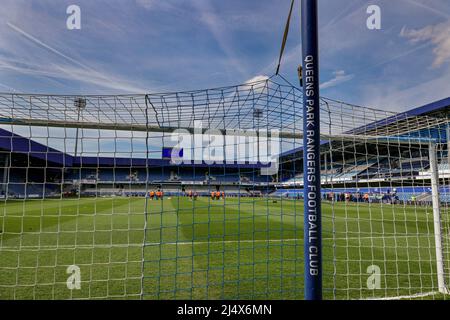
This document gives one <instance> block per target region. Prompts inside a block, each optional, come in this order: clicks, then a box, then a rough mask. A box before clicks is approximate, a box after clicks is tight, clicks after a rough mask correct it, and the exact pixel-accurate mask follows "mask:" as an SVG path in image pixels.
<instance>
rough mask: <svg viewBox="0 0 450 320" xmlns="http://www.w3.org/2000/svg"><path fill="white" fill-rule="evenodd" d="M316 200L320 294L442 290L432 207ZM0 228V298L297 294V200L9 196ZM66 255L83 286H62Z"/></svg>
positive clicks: (427, 294) (417, 294)
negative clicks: (318, 204) (320, 243)
mask: <svg viewBox="0 0 450 320" xmlns="http://www.w3.org/2000/svg"><path fill="white" fill-rule="evenodd" d="M146 203H147V210H145V205H146ZM322 207H323V209H322V211H323V213H322V216H323V250H324V251H323V264H324V268H323V285H324V290H323V292H324V298H326V299H368V298H381V297H388V298H389V297H392V298H401V297H404V298H426V299H443V298H445V297H444V296H443V295H439V294H435V292H436V291H437V276H436V258H435V247H434V233H433V215H432V208H431V207H426V206H423V207H422V206H417V207H416V206H404V205H388V204H366V203H335V204H331V203H328V202H324V203H323V204H322ZM442 225H443V226H445V228H448V225H449V219H448V214H447V211H446V208H443V209H442ZM0 230H1V233H0V299H114V298H117V299H139V298H140V297H141V296H142V297H143V298H144V299H302V298H303V288H304V285H303V202H302V201H300V200H288V199H278V200H277V201H275V200H273V199H270V198H258V199H255V198H226V199H225V200H214V201H213V200H211V199H209V198H207V197H200V198H199V199H198V200H197V201H191V200H189V199H187V198H184V197H173V198H166V199H164V200H163V201H156V200H155V201H150V200H145V199H143V198H120V197H117V198H81V199H59V200H57V199H55V200H53V199H47V200H27V201H23V200H10V201H3V202H2V203H1V204H0ZM443 234H444V235H445V236H444V241H443V243H444V245H445V248H444V252H445V255H444V256H445V258H446V268H448V262H449V261H448V252H449V239H448V235H449V230H443ZM143 244H144V245H143ZM71 265H76V266H78V267H79V270H80V277H81V285H80V289H75V290H69V289H68V285H67V279H68V278H69V276H70V274H68V273H67V268H68V266H71ZM377 268H379V269H378V270H379V273H380V274H379V277H378V278H376V279H378V280H373V279H374V278H373V277H371V275H373V270H377ZM445 273H446V276H447V278H448V274H449V270H448V269H446V272H445ZM142 275H143V277H142ZM368 280H369V284H368ZM374 286H375V287H374Z"/></svg>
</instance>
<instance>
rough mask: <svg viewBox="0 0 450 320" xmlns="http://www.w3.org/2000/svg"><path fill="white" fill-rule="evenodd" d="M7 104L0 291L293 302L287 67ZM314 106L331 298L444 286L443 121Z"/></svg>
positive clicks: (296, 172)
mask: <svg viewBox="0 0 450 320" xmlns="http://www.w3.org/2000/svg"><path fill="white" fill-rule="evenodd" d="M0 105H1V108H0V163H1V164H2V165H1V171H0V176H1V178H2V182H1V184H0V185H1V188H0V198H1V203H0V255H1V259H0V299H111V298H131V299H302V298H303V296H304V290H305V285H304V275H305V272H304V267H305V264H304V261H305V260H304V247H305V241H304V240H305V238H304V209H303V208H304V206H303V205H304V188H303V185H304V179H305V172H304V170H303V163H304V157H305V147H304V145H303V139H304V136H305V135H307V134H308V133H307V132H304V131H303V120H304V119H303V105H302V92H301V90H300V89H298V88H297V87H295V86H293V85H291V84H289V83H288V82H287V81H285V80H284V78H281V77H279V78H268V79H261V80H259V81H255V82H251V83H245V84H243V85H239V86H230V87H223V88H218V89H209V90H195V91H186V92H178V93H163V94H148V95H123V96H49V95H25V94H1V95H0ZM320 113H321V141H320V160H321V167H320V168H318V170H320V174H321V191H320V195H321V199H315V200H316V201H321V203H322V210H321V213H320V214H321V221H310V227H311V228H314V226H315V224H318V223H321V225H322V232H321V233H318V234H311V235H310V236H317V237H320V239H321V241H322V248H321V249H322V250H321V254H322V258H323V263H322V266H321V267H320V266H318V267H317V268H319V269H320V270H318V272H320V274H321V275H322V283H323V296H324V298H326V299H371V298H386V299H400V298H410V299H413V298H434V299H445V298H447V295H446V294H445V293H446V292H447V290H448V289H447V288H448V283H449V281H450V278H449V265H450V261H449V257H450V256H449V250H450V247H449V244H450V243H449V236H450V229H449V215H448V204H449V203H450V195H449V191H450V190H449V187H448V181H449V180H450V165H449V154H448V150H449V149H448V139H447V137H448V134H447V131H448V123H447V119H445V118H438V117H427V116H418V115H414V114H409V113H400V114H398V113H392V112H386V111H382V110H376V109H371V108H365V107H359V106H353V105H350V104H346V103H342V102H339V101H334V100H331V99H322V100H321V107H320ZM308 254H311V255H314V254H315V252H309V253H308ZM313 267H314V266H313Z"/></svg>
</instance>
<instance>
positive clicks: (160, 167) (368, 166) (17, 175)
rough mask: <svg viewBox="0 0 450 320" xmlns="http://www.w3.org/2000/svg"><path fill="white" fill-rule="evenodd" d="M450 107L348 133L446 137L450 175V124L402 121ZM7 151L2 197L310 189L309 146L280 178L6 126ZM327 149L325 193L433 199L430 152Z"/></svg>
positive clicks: (442, 164)
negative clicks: (88, 151) (121, 152)
mask: <svg viewBox="0 0 450 320" xmlns="http://www.w3.org/2000/svg"><path fill="white" fill-rule="evenodd" d="M449 113H450V98H447V99H443V100H439V101H436V102H433V103H430V104H427V105H425V106H422V107H419V108H415V109H412V110H409V111H406V112H404V113H402V114H400V115H397V116H395V117H392V118H390V117H388V118H385V119H381V120H379V121H376V122H373V123H370V124H368V125H365V126H364V127H358V128H355V129H352V130H350V131H348V132H347V133H350V134H352V135H353V136H354V137H357V136H358V133H359V132H364V134H365V135H367V134H368V133H369V134H370V131H371V130H372V129H373V130H376V131H377V135H380V132H383V131H385V132H386V133H390V132H396V133H400V134H397V137H398V139H401V137H402V134H401V132H402V128H403V127H404V128H406V129H405V130H406V132H403V135H407V136H408V138H409V139H411V137H415V136H417V137H420V138H424V137H425V138H429V139H433V138H439V143H441V144H443V145H444V147H443V148H441V152H440V153H439V154H438V159H439V160H438V161H439V176H440V177H441V178H446V177H450V166H449V157H448V153H447V147H446V144H447V141H448V137H447V134H448V127H447V124H446V123H445V122H442V123H443V124H442V125H437V126H435V127H429V126H428V125H427V124H425V126H424V129H421V128H417V130H411V128H410V126H407V125H405V123H403V122H404V121H408V119H410V118H411V117H422V116H427V117H425V119H428V118H437V119H440V118H442V119H448V118H450V114H449ZM402 119H405V120H404V121H403V120H402ZM0 150H1V151H0V162H1V163H2V172H1V173H0V174H1V179H2V184H1V185H2V187H1V197H2V198H21V199H23V198H34V199H39V198H51V197H61V196H76V195H80V196H111V195H116V196H143V195H145V194H146V192H148V191H149V190H156V189H162V190H164V191H165V193H166V194H167V195H170V194H180V193H185V192H188V191H192V190H195V191H197V192H199V194H209V192H210V191H211V190H214V191H224V192H226V193H227V194H228V195H230V196H232V195H242V196H257V195H258V196H259V195H264V194H271V195H274V196H283V197H301V196H302V193H303V190H302V185H303V160H302V159H303V155H302V153H303V149H302V147H300V148H297V149H293V150H290V151H288V152H284V153H282V154H281V156H280V159H279V163H280V166H279V171H278V174H276V175H274V176H265V175H261V173H260V171H261V168H262V167H263V165H262V164H260V163H255V162H246V163H239V164H237V163H236V164H213V165H208V164H206V163H201V164H198V163H196V164H186V163H184V164H180V165H174V164H173V163H172V162H171V160H170V159H166V158H161V159H144V158H120V157H102V156H101V153H99V154H98V155H99V156H95V157H93V156H76V155H73V154H69V153H65V152H62V151H60V150H57V149H54V148H51V147H49V146H47V145H45V144H42V143H39V142H36V141H34V140H33V139H30V138H26V137H23V136H21V135H19V134H16V133H12V132H11V131H8V130H6V129H0ZM321 155H322V156H321V164H322V168H321V176H322V193H323V195H324V197H326V194H327V193H329V191H330V190H334V192H336V190H339V189H340V190H342V193H344V192H351V193H358V194H359V196H361V197H362V194H365V193H370V194H371V195H372V194H377V196H380V194H386V193H392V191H393V190H395V194H396V199H398V200H400V201H409V200H411V199H417V198H419V199H423V200H424V201H425V200H429V197H430V196H429V193H430V182H429V180H430V174H429V156H428V154H427V152H426V151H424V149H423V148H417V149H415V148H414V147H412V146H411V145H409V144H404V145H402V144H398V143H395V142H392V141H388V142H387V143H373V144H370V143H358V141H357V139H355V141H349V142H342V141H322V144H321ZM395 159H399V160H398V161H395ZM400 159H401V160H400ZM413 181H414V183H413ZM417 181H423V183H422V186H420V187H418V183H417ZM349 190H350V191H349ZM442 194H448V192H442ZM335 197H338V196H337V195H335ZM442 200H443V201H445V202H447V200H449V201H450V199H442Z"/></svg>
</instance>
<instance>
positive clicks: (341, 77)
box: [320, 70, 354, 89]
mask: <svg viewBox="0 0 450 320" xmlns="http://www.w3.org/2000/svg"><path fill="white" fill-rule="evenodd" d="M333 75H334V78H333V79H331V80H328V81H326V82H324V83H322V84H321V85H320V89H327V88H331V87H334V86H337V85H338V84H341V83H343V82H347V81H350V80H351V79H353V78H354V75H353V74H346V73H345V71H344V70H338V71H335V72H333Z"/></svg>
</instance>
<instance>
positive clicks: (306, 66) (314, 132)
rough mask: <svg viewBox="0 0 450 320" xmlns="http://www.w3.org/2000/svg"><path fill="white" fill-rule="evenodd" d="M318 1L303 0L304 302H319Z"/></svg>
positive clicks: (320, 272) (320, 247)
mask: <svg viewBox="0 0 450 320" xmlns="http://www.w3.org/2000/svg"><path fill="white" fill-rule="evenodd" d="M317 13H318V12H317V0H302V3H301V28H302V30H301V35H302V51H303V58H302V64H303V148H304V152H303V155H304V156H303V172H304V174H303V179H304V260H305V261H304V263H305V299H306V300H321V299H322V239H321V234H322V226H321V205H320V200H321V193H320V93H319V43H318V14H317Z"/></svg>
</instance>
